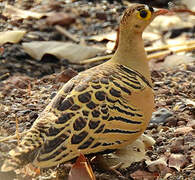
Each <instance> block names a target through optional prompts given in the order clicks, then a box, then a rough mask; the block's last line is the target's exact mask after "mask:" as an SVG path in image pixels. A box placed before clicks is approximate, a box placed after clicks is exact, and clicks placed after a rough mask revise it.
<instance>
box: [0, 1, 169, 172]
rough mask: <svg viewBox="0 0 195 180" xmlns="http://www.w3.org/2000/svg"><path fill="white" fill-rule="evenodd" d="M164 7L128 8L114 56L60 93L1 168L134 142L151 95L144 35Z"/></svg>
mask: <svg viewBox="0 0 195 180" xmlns="http://www.w3.org/2000/svg"><path fill="white" fill-rule="evenodd" d="M167 12H168V10H166V9H156V8H152V7H149V6H147V5H144V4H134V5H132V6H130V7H128V8H127V9H126V10H125V12H124V14H123V16H122V18H121V21H120V24H119V39H118V46H117V49H116V51H115V53H114V55H113V57H112V58H111V59H110V60H108V61H107V62H104V63H102V64H100V65H98V66H95V67H92V68H90V69H88V70H85V71H83V72H80V73H79V74H78V75H76V76H75V77H73V78H72V79H70V80H69V81H68V82H67V83H65V84H64V85H63V87H62V88H61V89H60V90H59V91H58V93H57V94H56V96H55V97H54V98H53V99H52V100H51V102H50V103H49V104H48V105H47V106H46V108H45V109H44V110H43V112H42V113H41V114H40V115H39V117H38V118H37V119H36V120H35V122H34V123H33V125H32V127H31V128H30V130H29V131H28V132H27V134H26V135H25V136H24V137H23V139H22V140H21V142H20V143H19V145H18V146H17V147H16V148H14V149H12V150H11V151H10V152H9V153H8V157H7V158H6V160H5V161H4V163H3V165H2V167H1V171H4V172H5V171H12V170H15V169H19V168H22V167H24V166H25V165H27V164H29V163H32V164H33V165H34V166H35V167H39V168H50V167H55V166H58V165H59V164H62V163H67V162H70V161H71V160H73V159H75V158H77V157H78V156H79V155H80V153H82V154H84V155H90V154H99V153H100V154H104V153H109V152H114V151H116V150H117V149H120V148H123V147H125V146H127V145H128V144H131V143H132V142H134V141H135V140H136V139H137V138H138V137H139V136H140V135H141V134H142V133H143V132H144V131H145V129H146V128H147V125H148V123H149V121H150V118H151V115H152V112H153V111H154V106H155V104H154V94H153V88H152V87H153V85H152V80H151V74H150V70H149V66H148V60H147V56H146V52H145V50H144V42H143V39H142V33H143V31H144V29H145V28H146V27H147V26H148V25H149V24H150V23H151V22H152V20H153V19H154V18H155V17H157V16H158V15H163V14H166V13H167Z"/></svg>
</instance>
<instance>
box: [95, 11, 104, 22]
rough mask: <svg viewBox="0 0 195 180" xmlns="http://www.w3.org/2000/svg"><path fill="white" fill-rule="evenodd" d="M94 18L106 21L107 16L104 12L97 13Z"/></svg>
mask: <svg viewBox="0 0 195 180" xmlns="http://www.w3.org/2000/svg"><path fill="white" fill-rule="evenodd" d="M96 18H98V19H100V20H107V14H106V13H105V12H97V13H96Z"/></svg>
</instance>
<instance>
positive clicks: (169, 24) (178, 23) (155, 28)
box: [145, 15, 193, 32]
mask: <svg viewBox="0 0 195 180" xmlns="http://www.w3.org/2000/svg"><path fill="white" fill-rule="evenodd" d="M175 27H177V28H178V29H179V28H183V27H193V23H192V22H190V21H184V20H182V19H181V18H180V17H179V16H178V15H171V18H170V16H168V15H167V16H166V15H163V16H159V17H158V18H156V19H154V20H153V22H152V23H151V24H150V25H149V26H148V27H147V28H146V30H145V32H162V31H165V30H168V29H173V28H175Z"/></svg>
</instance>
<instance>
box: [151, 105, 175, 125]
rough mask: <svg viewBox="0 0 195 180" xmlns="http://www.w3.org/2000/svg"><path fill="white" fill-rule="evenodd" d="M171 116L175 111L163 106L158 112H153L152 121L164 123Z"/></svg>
mask: <svg viewBox="0 0 195 180" xmlns="http://www.w3.org/2000/svg"><path fill="white" fill-rule="evenodd" d="M170 116H173V113H172V112H171V111H169V110H168V109H165V108H161V109H159V110H157V111H156V112H154V113H152V118H151V120H150V123H158V124H159V123H164V122H166V120H167V118H168V117H170Z"/></svg>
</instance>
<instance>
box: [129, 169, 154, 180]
mask: <svg viewBox="0 0 195 180" xmlns="http://www.w3.org/2000/svg"><path fill="white" fill-rule="evenodd" d="M130 176H131V177H132V178H133V179H134V180H155V179H157V177H158V173H150V172H146V171H141V170H137V171H135V172H134V173H132V174H131V175H130Z"/></svg>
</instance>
